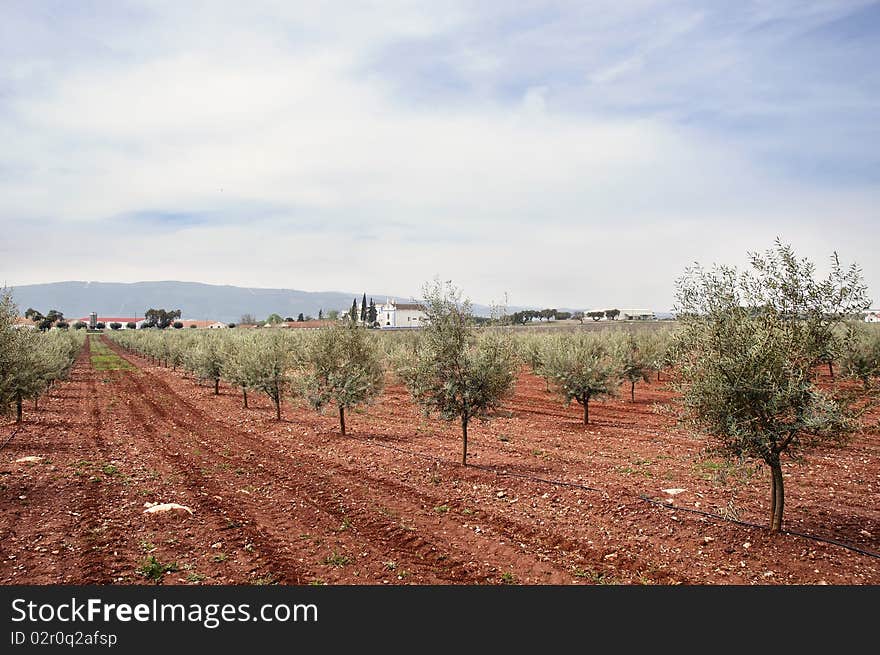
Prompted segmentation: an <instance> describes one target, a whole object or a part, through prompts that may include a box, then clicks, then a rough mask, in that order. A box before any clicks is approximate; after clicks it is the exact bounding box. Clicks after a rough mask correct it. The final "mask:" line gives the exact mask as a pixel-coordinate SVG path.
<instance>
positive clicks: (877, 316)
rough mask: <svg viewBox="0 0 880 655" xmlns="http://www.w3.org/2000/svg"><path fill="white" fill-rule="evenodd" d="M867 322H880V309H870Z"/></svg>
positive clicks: (866, 316)
mask: <svg viewBox="0 0 880 655" xmlns="http://www.w3.org/2000/svg"><path fill="white" fill-rule="evenodd" d="M865 323H880V309H869V310H868V311H866V312H865Z"/></svg>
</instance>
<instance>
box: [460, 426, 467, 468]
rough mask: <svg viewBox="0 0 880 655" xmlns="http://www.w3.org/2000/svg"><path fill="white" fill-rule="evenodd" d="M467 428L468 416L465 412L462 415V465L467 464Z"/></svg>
mask: <svg viewBox="0 0 880 655" xmlns="http://www.w3.org/2000/svg"><path fill="white" fill-rule="evenodd" d="M467 428H468V416H467V414H463V415H462V417H461V465H462V466H467Z"/></svg>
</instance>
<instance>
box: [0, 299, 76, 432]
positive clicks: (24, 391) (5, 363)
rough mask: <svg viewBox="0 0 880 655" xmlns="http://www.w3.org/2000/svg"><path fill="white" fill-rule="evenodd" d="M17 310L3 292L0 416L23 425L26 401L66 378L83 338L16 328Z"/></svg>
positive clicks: (74, 334)
mask: <svg viewBox="0 0 880 655" xmlns="http://www.w3.org/2000/svg"><path fill="white" fill-rule="evenodd" d="M17 315H18V311H17V308H16V306H15V304H14V303H13V301H12V295H11V293H10V292H9V291H8V290H5V289H4V290H2V292H0V415H4V416H5V415H9V414H12V413H14V414H15V420H16V422H21V420H22V414H23V403H24V401H25V400H33V401H34V403H35V404H36V402H37V399H38V398H39V397H40V396H41V395H42V394H43V393H45V392H46V391H48V389H49V388H50V387H51V385H52V384H53V383H54V382H55V381H56V380H59V379H62V378H64V377H66V376H67V374H68V372H69V371H70V369H71V367H72V366H73V363H74V361H75V360H76V357H77V354H78V353H79V351H80V350H81V349H82V346H83V342H84V340H85V339H84V337H83V335H81V334H78V333H75V332H69V331H67V330H50V331H48V332H42V331H40V330H28V329H23V328H17V327H15V319H16V317H17Z"/></svg>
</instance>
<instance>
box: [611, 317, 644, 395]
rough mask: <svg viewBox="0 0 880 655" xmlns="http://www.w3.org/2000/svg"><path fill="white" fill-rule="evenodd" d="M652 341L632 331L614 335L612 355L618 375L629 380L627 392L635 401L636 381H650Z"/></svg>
mask: <svg viewBox="0 0 880 655" xmlns="http://www.w3.org/2000/svg"><path fill="white" fill-rule="evenodd" d="M652 346H653V343H652V342H651V340H650V339H647V338H644V335H639V336H638V337H636V335H634V334H633V333H632V332H624V333H621V334H619V335H617V336H616V338H615V344H614V356H615V358H616V359H617V365H618V372H619V373H620V377H621V378H622V379H623V380H624V381H626V382H629V394H630V400H631V401H632V402H635V401H636V383H637V382H640V381H645V382H648V381H650V375H649V374H650V372H651V370H652V363H653V361H654V356H653V353H652V351H651V348H652Z"/></svg>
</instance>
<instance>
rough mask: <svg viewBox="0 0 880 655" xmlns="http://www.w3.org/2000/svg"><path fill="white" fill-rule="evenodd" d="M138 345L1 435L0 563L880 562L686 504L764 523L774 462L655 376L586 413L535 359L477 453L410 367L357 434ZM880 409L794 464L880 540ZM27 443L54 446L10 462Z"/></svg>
mask: <svg viewBox="0 0 880 655" xmlns="http://www.w3.org/2000/svg"><path fill="white" fill-rule="evenodd" d="M113 347H114V348H115V346H113ZM125 357H126V358H127V359H128V360H129V361H130V362H131V363H132V364H134V365H135V366H136V367H137V368H136V370H134V371H110V372H100V371H95V370H94V369H92V367H91V364H90V359H89V353H88V348H86V349H85V350H84V352H83V354H82V355H81V357H80V359H79V360H78V362H77V364H76V366H75V368H74V370H73V373H72V375H71V377H70V379H69V380H68V381H66V382H62V383H59V384H58V385H56V386H55V388H54V389H53V390H52V393H51V394H50V396H49V397H47V398H44V399H42V400H41V407H40V409H38V410H36V411H30V412H27V413H26V420H25V422H24V423H23V424H22V426H21V428H20V430H19V431H18V432H17V433H16V434H15V436H14V438H13V439H12V440H11V441H10V442H9V444H8V445H7V446H6V447H5V448H3V450H0V467H2V468H0V496H2V506H0V581H2V582H3V583H5V584H25V583H28V584H54V583H65V584H81V583H122V584H134V583H140V582H146V581H147V580H146V578H144V577H143V576H141V575H140V574H139V573H138V567H139V566H140V565H141V564H142V562H143V561H144V558H145V557H147V556H148V554H149V555H153V556H155V557H156V559H158V560H159V561H160V562H161V563H163V564H167V563H171V562H175V563H176V564H177V568H178V570H177V571H176V572H169V573H167V574H166V575H165V576H164V582H165V583H166V584H169V583H181V584H197V583H213V584H233V583H248V582H253V583H266V582H272V581H274V582H280V583H287V584H306V583H311V582H318V583H320V582H326V583H334V584H338V583H345V584H410V583H417V584H431V583H453V584H461V583H480V584H482V583H490V584H494V583H503V582H514V583H523V584H569V583H576V584H579V583H595V582H622V583H662V584H678V583H686V584H731V583H732V584H753V583H764V584H790V583H801V584H815V583H820V584H821V583H829V584H864V583H868V584H878V583H880V559H877V558H874V557H870V556H868V555H864V554H860V553H857V552H854V551H852V550H848V549H846V548H843V547H841V546H838V545H833V544H828V543H822V542H817V541H814V540H810V539H806V538H804V537H802V536H797V535H793V534H779V535H772V534H770V533H768V532H767V531H766V530H764V529H762V528H755V527H749V526H743V525H739V524H736V523H731V522H728V521H724V520H719V519H716V518H710V517H706V516H703V515H701V514H696V513H692V512H688V511H686V510H687V509H697V510H702V511H708V512H712V513H724V514H726V515H728V516H738V517H739V519H740V520H743V521H748V522H755V523H760V524H764V523H765V521H766V514H767V512H768V511H769V510H768V500H769V498H768V497H769V477H768V475H767V473H766V471H764V470H763V469H761V468H758V469H756V470H746V469H736V468H732V467H729V466H725V465H724V464H723V463H722V462H721V461H720V460H714V459H709V458H707V457H706V456H705V455H704V453H703V450H702V449H703V447H704V442H703V441H701V440H699V439H698V438H695V437H693V436H691V435H689V434H688V433H686V432H684V431H682V430H681V429H680V428H678V427H677V426H676V424H675V422H674V420H673V419H672V418H670V416H669V415H668V413H664V412H663V411H662V409H663V407H665V406H666V405H667V404H668V403H669V401H670V399H671V397H672V394H671V393H670V392H669V391H667V390H665V389H663V386H662V383H656V382H654V383H652V384H650V385H641V384H640V385H639V386H637V388H636V402H634V403H633V402H630V401H629V394H628V391H629V389H628V388H627V389H626V390H624V391H625V392H624V393H622V394H621V397H620V398H619V399H616V400H614V401H610V402H606V403H595V404H591V407H590V418H591V424H590V425H589V426H586V427H585V426H583V425H582V423H581V421H582V413H581V411H580V408H579V407H578V406H573V407H565V406H564V405H562V404H561V402H560V401H559V399H558V397H556V396H554V395H552V394H550V393H548V392H547V391H546V389H545V386H544V383H543V381H541V380H540V379H538V378H535V377H534V376H532V375H529V374H526V373H524V374H522V375H521V377H520V380H519V384H518V386H517V389H516V393H515V395H514V396H513V397H512V398H511V399H510V400H509V401H508V402H507V403H506V404H505V405H504V407H503V409H502V411H501V412H500V413H499V416H497V417H495V418H493V419H492V420H491V421H490V422H489V423H486V424H480V423H475V424H473V427H472V428H471V430H470V431H469V437H470V439H469V441H470V449H469V450H470V454H469V462H470V463H472V464H473V466H469V467H467V468H463V467H462V466H461V465H460V464H459V463H458V462H459V460H460V447H461V445H460V444H461V438H460V434H459V432H458V429H457V428H458V426H457V425H455V424H447V423H444V422H443V421H440V420H438V419H435V418H430V419H429V418H424V417H422V416H421V415H420V413H419V412H418V410H417V409H416V408H415V407H414V406H413V404H412V403H411V401H410V400H409V397H408V395H407V393H406V392H405V390H404V389H403V388H401V387H399V386H394V385H392V386H390V387H389V388H388V389H387V390H386V392H385V394H384V395H383V397H382V398H381V400H380V401H379V402H378V403H376V404H375V405H373V406H371V407H369V408H367V409H366V410H364V411H361V412H353V413H352V415H351V416H347V417H346V424H347V428H348V430H349V432H350V434H349V436H347V437H341V436H340V435H339V432H338V425H337V419H336V416H335V415H334V414H333V412H328V413H327V415H324V416H322V415H320V414H316V413H314V412H312V411H311V410H309V409H307V408H305V407H302V406H299V405H296V404H294V403H293V402H288V403H286V404H285V407H284V420H282V421H281V422H278V421H275V420H274V411H273V409H272V406H271V403H270V402H269V400H268V399H266V398H258V397H251V398H250V405H251V408H250V409H247V410H246V409H243V408H242V406H241V396H240V394H239V393H238V392H237V391H236V390H234V389H231V388H229V387H226V386H224V385H221V394H220V396H214V395H213V389H212V388H209V387H206V386H200V385H199V384H198V383H197V382H195V381H193V380H190V379H186V378H185V377H184V376H183V374H182V373H180V372H172V371H169V370H167V369H163V368H159V367H155V366H153V365H151V364H149V363H147V362H146V361H145V360H144V359H142V358H140V357H137V356H134V355H130V354H126V355H125ZM873 421H874V423H875V427H873V428H871V429H870V430H868V431H866V432H865V433H863V434H861V435H858V436H857V437H856V438H855V439H854V440H853V441H852V442H851V443H849V444H848V445H846V446H843V447H839V448H833V449H831V448H829V449H825V450H820V451H816V452H813V453H811V454H809V455H807V457H806V458H805V459H804V460H803V461H801V462H798V463H791V462H788V463H786V465H785V469H784V470H785V474H786V478H785V480H786V503H787V504H786V514H785V527H786V528H787V529H789V530H793V531H797V532H803V533H808V534H812V535H816V536H821V537H826V538H831V539H834V540H838V541H841V542H845V543H848V544H851V545H854V546H856V547H859V548H862V549H865V550H870V551H875V552H877V551H880V507H878V503H877V500H876V494H877V489H878V486H880V468H878V465H877V455H878V451H880V433H878V431H877V429H876V417H874V419H873ZM13 428H14V426H13V425H12V424H9V423H6V424H3V425H0V438H5V436H6V435H8V434H10V432H11V431H12V430H13ZM28 455H36V456H42V457H44V458H45V459H44V460H43V461H42V462H39V463H36V464H23V463H16V462H15V460H17V459H19V458H21V457H24V456H28ZM549 481H560V482H567V483H572V486H560V485H559V484H553V483H551V482H549ZM577 485H581V486H577ZM585 487H588V488H590V489H595V491H591V490H589V489H588V488H585ZM670 488H680V489H684V490H685V491H683V492H681V493H680V494H677V495H671V494H668V493H665V492H664V491H663V490H664V489H670ZM640 496H644V497H647V498H650V499H655V500H657V501H659V503H656V504H652V503H649V502H646V501H645V500H644V499H643V498H641V497H640ZM145 502H176V503H180V504H183V505H186V506H188V507H190V508H192V510H193V511H194V514H193V515H192V516H189V515H185V516H177V515H175V516H163V517H160V516H154V515H145V514H144V513H143V509H144V503H145Z"/></svg>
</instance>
